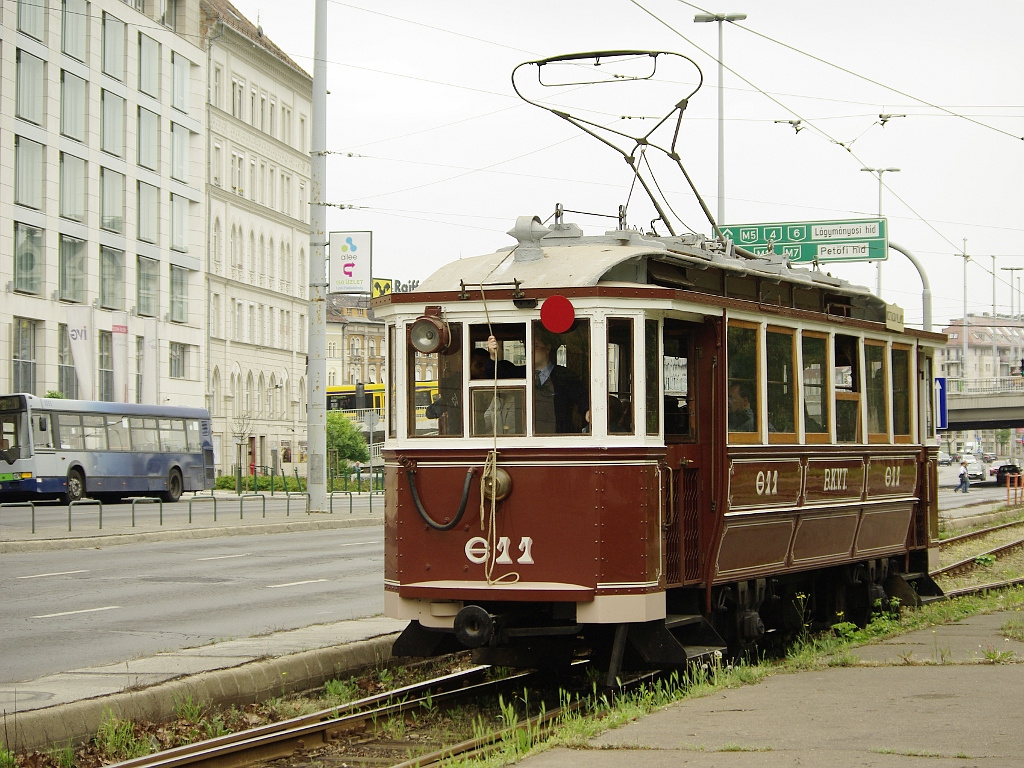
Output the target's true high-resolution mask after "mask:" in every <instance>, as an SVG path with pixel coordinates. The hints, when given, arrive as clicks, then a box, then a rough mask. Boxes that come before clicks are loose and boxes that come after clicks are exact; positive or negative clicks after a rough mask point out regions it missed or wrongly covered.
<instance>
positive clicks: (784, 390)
mask: <svg viewBox="0 0 1024 768" xmlns="http://www.w3.org/2000/svg"><path fill="white" fill-rule="evenodd" d="M793 341H794V333H793V331H792V329H789V328H771V327H769V328H768V331H767V333H766V334H765V373H766V375H767V390H768V391H767V395H768V442H770V443H782V442H795V441H796V377H795V375H794V371H795V370H796V357H795V353H796V347H795V345H794V343H793Z"/></svg>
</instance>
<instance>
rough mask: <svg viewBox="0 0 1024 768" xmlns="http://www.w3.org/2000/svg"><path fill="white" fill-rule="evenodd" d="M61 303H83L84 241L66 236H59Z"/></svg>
mask: <svg viewBox="0 0 1024 768" xmlns="http://www.w3.org/2000/svg"><path fill="white" fill-rule="evenodd" d="M58 295H59V296H60V300H61V301H74V302H78V303H81V302H83V301H85V241H84V240H79V239H78V238H77V237H69V236H68V235H61V236H60V291H59V294H58Z"/></svg>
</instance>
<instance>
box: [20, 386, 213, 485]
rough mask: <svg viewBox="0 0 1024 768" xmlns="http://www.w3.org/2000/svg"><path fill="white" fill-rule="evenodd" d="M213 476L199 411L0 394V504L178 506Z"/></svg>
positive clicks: (205, 421)
mask: <svg viewBox="0 0 1024 768" xmlns="http://www.w3.org/2000/svg"><path fill="white" fill-rule="evenodd" d="M214 477H215V471H214V458H213V439H212V437H211V431H210V414H209V412H207V411H206V409H204V408H180V407H173V406H156V405H140V404H135V403H107V402H94V401H91V400H63V399H58V398H48V397H36V396H34V395H27V394H13V395H0V501H14V500H24V499H34V498H62V499H64V501H66V502H69V501H77V500H78V499H82V498H84V497H86V496H90V497H99V498H118V497H120V498H124V497H128V496H156V497H158V498H161V499H163V500H164V501H177V500H178V499H179V498H180V497H181V494H182V493H183V492H184V491H200V490H206V489H210V488H213V482H214Z"/></svg>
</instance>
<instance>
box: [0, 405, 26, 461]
mask: <svg viewBox="0 0 1024 768" xmlns="http://www.w3.org/2000/svg"><path fill="white" fill-rule="evenodd" d="M24 419H25V413H24V412H20V413H10V414H6V413H5V414H4V415H3V416H0V451H4V452H5V458H6V459H10V460H12V461H13V460H14V459H17V458H28V450H27V449H28V446H27V445H26V446H25V448H26V450H25V451H24V452H22V450H21V448H22V440H21V435H22V429H21V428H20V427H21V424H22V422H23V421H24Z"/></svg>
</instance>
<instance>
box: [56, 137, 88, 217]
mask: <svg viewBox="0 0 1024 768" xmlns="http://www.w3.org/2000/svg"><path fill="white" fill-rule="evenodd" d="M85 185H86V171H85V160H83V159H82V158H80V157H75V156H74V155H69V154H68V153H67V152H61V153H60V215H61V216H63V217H64V218H65V219H71V220H73V221H85Z"/></svg>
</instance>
